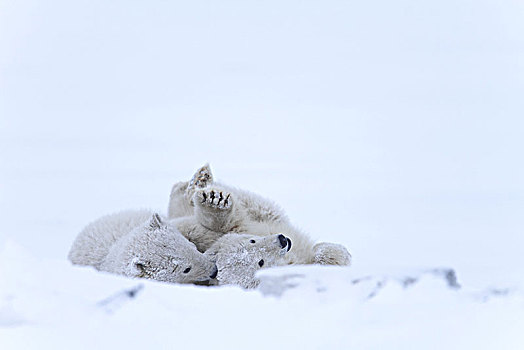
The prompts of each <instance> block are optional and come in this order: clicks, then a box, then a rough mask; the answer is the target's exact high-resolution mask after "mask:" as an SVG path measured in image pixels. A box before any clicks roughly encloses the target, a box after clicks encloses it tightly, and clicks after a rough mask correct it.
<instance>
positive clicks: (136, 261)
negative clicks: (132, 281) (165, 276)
mask: <svg viewBox="0 0 524 350" xmlns="http://www.w3.org/2000/svg"><path fill="white" fill-rule="evenodd" d="M149 266H150V264H149V263H148V262H147V261H145V260H142V259H141V258H139V257H135V258H133V260H132V261H131V266H130V268H131V270H132V271H133V273H132V275H133V276H138V277H146V276H147V275H148V273H147V271H148V267H149Z"/></svg>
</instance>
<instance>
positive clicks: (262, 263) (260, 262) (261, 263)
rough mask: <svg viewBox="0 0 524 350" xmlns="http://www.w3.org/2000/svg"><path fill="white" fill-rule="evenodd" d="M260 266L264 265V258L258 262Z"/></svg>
mask: <svg viewBox="0 0 524 350" xmlns="http://www.w3.org/2000/svg"><path fill="white" fill-rule="evenodd" d="M258 266H260V267H262V266H264V259H262V260H260V261H259V262H258Z"/></svg>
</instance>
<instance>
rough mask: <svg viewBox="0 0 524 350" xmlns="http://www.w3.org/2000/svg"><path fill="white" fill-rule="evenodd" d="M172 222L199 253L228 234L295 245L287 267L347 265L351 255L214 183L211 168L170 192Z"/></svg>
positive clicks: (264, 202)
mask: <svg viewBox="0 0 524 350" xmlns="http://www.w3.org/2000/svg"><path fill="white" fill-rule="evenodd" d="M168 217H169V218H170V219H171V222H172V223H173V224H174V225H175V226H176V227H177V228H178V229H179V230H180V232H182V234H183V235H184V236H185V237H186V238H188V239H189V240H190V241H191V242H193V243H194V244H195V245H196V246H197V249H198V250H199V251H201V252H204V251H206V250H207V249H208V248H209V247H210V246H211V245H212V244H213V243H214V242H215V241H217V240H218V239H219V238H220V237H221V236H223V235H224V234H226V233H243V234H252V235H257V236H269V235H273V234H276V233H283V234H285V235H286V236H288V237H289V238H291V241H293V248H292V249H291V251H290V252H289V253H288V254H287V255H286V257H285V259H284V260H283V262H284V263H285V264H323V265H349V264H350V262H351V254H350V253H349V252H348V251H347V249H346V248H345V247H344V246H342V245H340V244H335V243H325V242H322V243H317V244H314V243H313V241H312V240H311V239H310V238H309V237H308V236H307V235H306V234H305V233H304V232H302V231H300V230H299V229H297V228H295V227H294V226H293V225H291V223H290V221H289V219H288V218H287V216H286V214H285V213H284V211H283V210H282V209H281V208H280V207H279V206H278V205H277V204H275V203H273V202H272V201H270V200H268V199H265V198H263V197H261V196H259V195H257V194H254V193H251V192H248V191H245V190H241V189H237V188H234V187H230V186H227V185H224V184H221V183H218V182H215V181H214V179H213V175H212V173H211V169H210V167H209V164H206V165H204V166H203V167H201V168H200V169H198V170H197V172H196V173H195V175H194V176H193V178H192V179H191V180H190V181H186V182H178V183H176V184H175V185H174V186H173V188H172V191H171V195H170V201H169V207H168Z"/></svg>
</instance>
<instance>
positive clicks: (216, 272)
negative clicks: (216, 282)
mask: <svg viewBox="0 0 524 350" xmlns="http://www.w3.org/2000/svg"><path fill="white" fill-rule="evenodd" d="M217 275H218V269H217V266H216V265H215V270H214V271H213V273H212V274H211V276H209V278H211V279H212V280H213V279H215V278H217Z"/></svg>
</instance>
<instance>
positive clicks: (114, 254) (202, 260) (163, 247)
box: [68, 210, 218, 283]
mask: <svg viewBox="0 0 524 350" xmlns="http://www.w3.org/2000/svg"><path fill="white" fill-rule="evenodd" d="M68 257H69V260H71V262H72V263H73V264H77V265H90V266H94V267H95V268H96V269H97V270H100V271H107V272H112V273H116V274H121V275H125V276H129V277H142V278H149V279H154V280H158V281H164V282H171V283H193V282H199V281H206V280H210V279H213V278H215V277H216V274H217V272H218V270H217V267H216V265H215V263H213V262H212V261H211V260H210V259H209V258H208V257H206V256H204V255H203V254H202V253H200V252H199V251H198V250H197V249H196V247H195V245H194V244H193V243H191V242H189V241H188V240H187V239H186V238H184V236H182V234H180V232H179V231H178V230H177V229H176V228H175V227H174V226H172V225H170V224H169V223H167V222H164V221H163V220H162V219H161V218H160V216H159V215H158V214H156V213H152V212H150V211H147V210H136V211H124V212H120V213H117V214H112V215H107V216H104V217H102V218H100V219H98V220H96V221H94V222H93V223H91V224H89V225H88V226H87V227H86V228H84V230H83V231H82V232H80V234H79V235H78V236H77V237H76V239H75V241H74V243H73V245H72V247H71V250H70V252H69V256H68Z"/></svg>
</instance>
